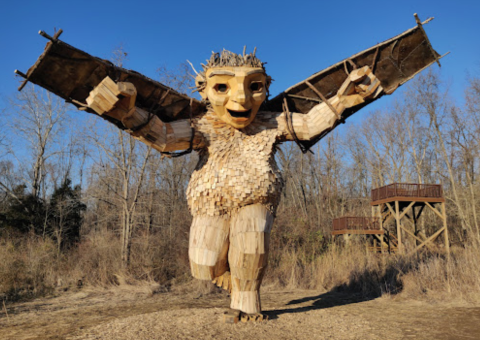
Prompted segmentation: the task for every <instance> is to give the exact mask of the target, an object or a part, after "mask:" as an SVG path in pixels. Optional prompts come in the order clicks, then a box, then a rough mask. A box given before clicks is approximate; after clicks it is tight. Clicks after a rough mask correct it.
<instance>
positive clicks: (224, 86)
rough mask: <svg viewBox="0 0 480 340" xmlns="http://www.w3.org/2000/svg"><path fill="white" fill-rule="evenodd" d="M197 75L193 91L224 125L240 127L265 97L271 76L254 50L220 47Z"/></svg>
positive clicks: (252, 115) (246, 123)
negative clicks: (204, 101)
mask: <svg viewBox="0 0 480 340" xmlns="http://www.w3.org/2000/svg"><path fill="white" fill-rule="evenodd" d="M202 67H203V70H202V71H201V72H199V73H198V74H197V77H196V79H195V84H196V86H197V90H198V92H199V93H200V95H201V96H202V98H203V99H205V100H206V101H207V102H208V103H209V104H210V105H211V108H212V109H213V111H214V112H215V114H216V115H217V116H218V117H219V118H220V119H221V120H223V121H224V122H226V123H227V124H230V125H231V126H233V127H234V128H237V129H241V128H244V127H246V126H248V125H249V124H250V123H251V122H252V121H253V120H254V119H255V115H256V114H257V112H258V109H259V108H260V106H261V105H262V103H263V102H264V101H265V99H266V97H267V91H268V87H269V86H270V82H271V78H270V76H268V75H267V74H266V73H265V67H264V63H262V62H261V61H260V60H259V59H258V58H257V57H256V56H255V51H254V52H253V53H250V54H245V51H244V53H243V54H242V55H240V54H236V53H233V52H230V51H226V50H223V51H222V52H221V53H212V56H211V57H210V60H207V64H206V65H204V64H202Z"/></svg>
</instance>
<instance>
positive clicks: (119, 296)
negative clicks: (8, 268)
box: [0, 290, 480, 340]
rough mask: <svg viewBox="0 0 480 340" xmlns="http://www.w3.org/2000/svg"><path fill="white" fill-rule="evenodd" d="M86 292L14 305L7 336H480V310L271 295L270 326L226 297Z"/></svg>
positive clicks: (2, 321)
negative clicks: (233, 314)
mask: <svg viewBox="0 0 480 340" xmlns="http://www.w3.org/2000/svg"><path fill="white" fill-rule="evenodd" d="M196 295H197V296H195V294H182V293H163V294H156V295H154V296H150V297H148V296H147V295H145V294H134V293H132V292H131V291H128V290H115V291H109V292H93V291H92V292H89V291H82V292H79V293H75V294H69V295H65V296H61V297H57V298H51V299H39V300H35V301H33V302H28V303H20V304H15V305H10V306H8V308H7V312H8V317H7V316H6V313H5V310H3V311H2V313H1V314H2V315H1V316H0V339H15V340H23V339H42V340H43V339H71V340H74V339H75V340H77V339H78V340H79V339H115V340H123V339H135V340H143V339H217V340H218V339H268V340H274V339H382V340H384V339H480V307H473V306H469V307H467V306H452V305H446V304H436V305H432V304H427V303H424V302H417V301H402V300H400V299H392V298H379V299H375V300H370V301H361V300H359V299H358V298H355V297H354V296H352V295H350V294H342V293H324V294H319V293H318V292H315V291H299V290H295V291H267V292H264V293H262V297H263V308H264V310H265V311H266V312H267V314H268V315H269V317H270V321H268V322H266V323H261V324H243V323H239V324H236V325H228V324H223V323H221V322H220V319H221V316H222V313H223V311H224V310H226V308H227V307H228V301H229V299H228V297H227V296H226V295H225V294H220V293H219V294H207V295H204V296H201V295H198V294H196Z"/></svg>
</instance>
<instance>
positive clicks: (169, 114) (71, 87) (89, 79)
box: [26, 39, 205, 128]
mask: <svg viewBox="0 0 480 340" xmlns="http://www.w3.org/2000/svg"><path fill="white" fill-rule="evenodd" d="M26 76H27V78H28V80H29V81H30V82H32V83H34V84H37V85H40V86H42V87H43V88H45V89H47V90H49V91H50V92H53V93H55V94H56V95H58V96H59V97H61V98H63V99H65V100H66V101H68V102H72V103H73V104H74V105H75V106H77V107H79V108H81V107H82V105H81V103H85V104H86V98H87V97H88V96H89V93H90V91H92V90H93V89H94V88H95V87H96V86H97V85H98V84H99V83H100V82H101V81H102V80H103V79H105V77H107V76H108V77H110V78H111V79H113V80H114V81H115V82H129V83H132V84H133V85H134V86H135V88H136V89H137V102H136V105H137V107H139V108H141V109H144V110H147V111H150V112H151V111H152V110H155V113H156V115H157V116H158V117H160V118H161V119H162V120H163V121H165V122H170V121H173V120H176V119H181V118H187V117H189V115H190V105H189V104H190V100H191V99H190V97H188V96H187V95H184V94H180V93H178V92H177V91H175V90H173V89H171V88H169V87H167V86H165V85H163V84H161V83H159V82H157V81H155V80H152V79H150V78H148V77H145V76H143V75H141V74H140V73H137V72H135V71H131V70H127V69H124V68H121V67H117V66H115V65H113V64H112V63H111V62H110V61H108V60H103V59H100V58H97V57H94V56H91V55H89V54H88V53H86V52H83V51H81V50H79V49H77V48H75V47H73V46H70V45H69V44H67V43H65V42H63V41H60V40H58V39H57V40H56V41H53V42H52V41H49V42H48V43H47V46H46V47H45V51H44V52H43V54H42V55H41V56H40V57H39V58H38V60H37V61H36V62H35V64H34V65H33V66H32V67H31V68H30V69H29V70H28V72H27V74H26ZM84 108H85V107H84ZM86 111H87V112H90V113H95V112H94V111H93V110H92V109H90V108H86ZM203 112H205V105H204V104H203V103H201V102H200V101H198V100H195V99H194V100H193V102H192V114H193V115H198V114H201V113H203ZM104 118H107V119H108V117H104ZM112 122H114V123H117V125H119V127H121V128H123V127H122V126H121V124H118V122H117V121H115V120H113V121H112Z"/></svg>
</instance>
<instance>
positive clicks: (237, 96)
mask: <svg viewBox="0 0 480 340" xmlns="http://www.w3.org/2000/svg"><path fill="white" fill-rule="evenodd" d="M232 100H233V101H234V102H235V103H238V104H241V105H243V104H245V103H246V102H247V95H246V94H245V89H244V88H243V86H239V87H238V89H237V91H235V93H234V94H233V96H232Z"/></svg>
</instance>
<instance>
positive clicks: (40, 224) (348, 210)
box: [0, 66, 480, 301]
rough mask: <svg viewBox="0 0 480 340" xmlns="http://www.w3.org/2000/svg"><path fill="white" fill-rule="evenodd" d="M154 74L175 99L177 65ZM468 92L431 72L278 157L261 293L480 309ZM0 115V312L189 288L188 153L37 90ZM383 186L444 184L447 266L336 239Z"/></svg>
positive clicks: (471, 81)
mask: <svg viewBox="0 0 480 340" xmlns="http://www.w3.org/2000/svg"><path fill="white" fill-rule="evenodd" d="M161 71H162V74H163V78H162V79H160V80H161V81H162V82H164V83H167V84H168V85H170V86H173V87H176V88H180V90H183V91H185V90H186V80H185V79H186V78H185V76H184V74H185V69H184V67H183V66H182V68H181V69H180V70H178V71H174V72H168V71H166V70H165V69H162V70H161ZM457 81H462V79H458V80H457ZM465 84H466V85H465V93H464V98H452V96H450V94H449V93H448V84H446V83H445V82H444V80H443V79H442V77H441V76H440V75H439V74H438V73H436V72H434V71H429V72H424V73H423V74H422V75H420V76H418V77H417V78H416V79H414V80H413V81H411V82H410V83H409V84H407V85H405V88H403V90H402V91H399V92H398V93H396V94H395V101H393V104H391V105H390V106H389V107H385V108H384V109H382V110H380V111H375V112H370V113H367V114H365V113H362V114H361V115H362V116H361V117H362V119H355V118H353V119H349V121H348V122H347V124H346V125H345V126H343V127H342V128H341V129H337V130H338V131H335V132H333V133H331V134H330V135H328V136H327V137H326V138H324V139H323V140H322V141H321V142H320V143H318V144H317V145H316V146H315V147H314V148H313V149H312V150H313V152H314V153H313V154H311V153H307V154H302V153H301V152H300V150H299V149H298V147H297V146H296V145H295V144H294V143H290V144H285V145H283V146H282V147H281V148H280V149H279V150H278V152H277V154H276V159H277V162H278V164H279V166H280V168H281V170H282V172H283V177H284V179H285V182H286V188H285V190H284V194H283V197H282V202H281V205H280V207H279V209H278V211H277V218H276V221H275V225H274V229H273V232H272V239H271V247H270V262H269V269H268V274H267V277H266V279H265V282H266V283H268V284H271V285H278V286H281V287H300V288H315V289H317V288H318V289H320V288H322V289H333V288H337V289H338V288H341V287H343V288H346V289H353V290H356V291H359V292H361V293H363V294H368V295H375V296H379V295H381V294H397V293H402V294H411V295H414V296H418V297H420V296H423V297H428V298H442V299H443V298H447V297H449V296H450V297H455V298H461V299H465V300H468V301H472V300H476V301H478V300H480V299H479V297H480V274H479V273H480V247H479V245H480V227H479V223H480V221H479V217H478V216H477V215H478V214H480V211H478V210H479V208H480V202H478V201H479V200H480V198H479V197H478V196H480V180H479V179H478V178H477V174H479V171H480V169H479V160H480V158H479V157H480V152H479V151H480V78H479V77H475V76H472V77H469V78H467V80H466V81H465ZM364 110H367V111H368V108H367V109H364ZM0 119H1V120H2V126H3V127H4V129H2V132H0V133H1V135H0V296H2V298H3V299H4V300H5V301H16V300H18V299H24V298H31V297H36V296H41V295H46V294H51V293H53V292H60V291H66V290H69V289H79V288H78V287H80V286H85V285H94V286H102V287H109V286H112V285H117V284H120V283H127V284H131V285H135V284H141V283H142V282H145V281H147V282H153V281H155V282H158V283H159V284H160V285H161V286H162V287H163V288H162V289H170V287H174V286H175V285H178V284H181V283H183V282H187V281H190V280H191V277H190V273H189V266H188V258H187V247H188V233H189V226H190V221H191V217H190V214H189V212H188V207H187V204H186V199H185V190H186V186H187V183H188V180H189V177H190V173H191V172H192V170H193V169H194V167H195V164H196V155H195V154H191V155H188V156H184V157H179V158H163V159H162V157H161V155H160V154H159V153H158V152H156V151H154V150H150V149H149V148H147V147H146V146H145V145H143V144H141V143H139V142H137V141H135V140H134V139H132V138H131V137H130V136H128V135H127V134H124V133H121V132H120V131H118V130H117V129H116V128H115V127H113V126H110V125H109V124H107V123H106V122H104V121H102V119H101V118H98V117H93V116H91V115H88V114H86V113H81V112H77V111H75V112H73V111H72V107H70V106H68V105H67V104H65V103H63V102H62V101H60V100H58V99H57V98H56V97H55V96H53V95H49V94H48V93H46V92H44V91H43V90H40V89H38V88H33V87H27V88H25V89H24V90H23V91H22V92H21V93H19V94H18V95H17V96H15V97H12V98H11V101H10V105H9V107H8V108H7V109H6V111H5V112H3V113H2V115H1V118H0ZM352 120H353V121H352ZM394 182H408V183H441V184H442V185H443V188H444V192H445V196H446V199H447V214H448V228H449V233H450V242H451V246H452V256H451V257H450V258H447V257H445V256H444V254H443V253H442V245H441V244H439V245H438V250H439V251H438V253H430V252H425V253H422V254H420V255H419V256H411V257H408V256H399V255H388V256H380V255H378V256H377V255H374V254H367V253H366V252H365V249H364V247H362V246H360V245H359V246H355V245H354V246H351V247H349V248H345V247H341V246H340V245H333V244H332V240H331V236H330V231H331V227H332V219H333V218H335V217H340V216H343V215H358V216H370V215H371V208H370V205H369V202H370V190H371V189H372V188H374V187H377V186H382V185H386V184H389V183H394ZM438 223H439V221H438V219H437V218H436V217H435V215H434V214H432V213H430V212H428V213H426V216H425V218H424V219H423V220H422V230H423V231H424V232H425V233H426V234H431V233H432V230H434V229H436V228H437V224H438ZM406 246H407V247H408V246H409V245H408V243H407V245H406ZM411 246H413V244H412V245H411Z"/></svg>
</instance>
